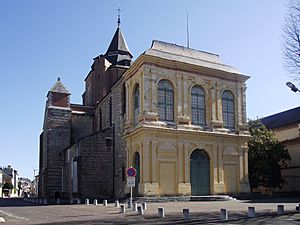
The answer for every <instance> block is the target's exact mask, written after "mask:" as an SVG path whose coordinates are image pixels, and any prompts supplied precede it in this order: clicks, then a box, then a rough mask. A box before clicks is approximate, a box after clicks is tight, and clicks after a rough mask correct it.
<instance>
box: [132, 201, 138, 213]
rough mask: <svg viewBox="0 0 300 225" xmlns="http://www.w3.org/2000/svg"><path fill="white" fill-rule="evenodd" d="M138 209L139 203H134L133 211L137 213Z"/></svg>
mask: <svg viewBox="0 0 300 225" xmlns="http://www.w3.org/2000/svg"><path fill="white" fill-rule="evenodd" d="M137 208H138V204H137V203H133V208H132V211H134V212H136V211H137Z"/></svg>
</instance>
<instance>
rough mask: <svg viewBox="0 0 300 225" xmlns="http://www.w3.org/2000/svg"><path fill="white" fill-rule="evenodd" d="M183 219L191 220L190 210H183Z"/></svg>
mask: <svg viewBox="0 0 300 225" xmlns="http://www.w3.org/2000/svg"><path fill="white" fill-rule="evenodd" d="M182 212H183V217H184V219H185V220H189V219H190V209H183V210H182Z"/></svg>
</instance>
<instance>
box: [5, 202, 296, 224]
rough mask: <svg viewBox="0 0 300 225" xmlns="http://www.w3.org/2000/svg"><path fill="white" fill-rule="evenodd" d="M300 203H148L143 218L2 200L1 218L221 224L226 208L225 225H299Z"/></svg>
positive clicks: (103, 210)
mask: <svg viewBox="0 0 300 225" xmlns="http://www.w3.org/2000/svg"><path fill="white" fill-rule="evenodd" d="M299 202H300V199H296V198H293V199H271V200H259V201H238V200H237V201H219V202H169V203H148V204H147V206H148V209H147V210H145V214H144V215H143V216H141V215H138V214H137V213H136V212H130V211H129V210H128V209H127V211H126V214H125V215H123V214H120V213H119V209H118V208H115V207H114V205H113V204H109V205H108V207H104V206H102V205H98V206H94V205H46V206H43V205H35V204H32V203H28V202H24V201H23V200H22V199H20V198H0V217H3V218H5V220H6V222H5V223H4V225H6V224H13V225H18V224H22V225H25V224H54V225H65V224H67V225H69V224H70V225H71V224H93V225H96V224H104V225H109V224H222V223H224V221H222V220H220V209H221V208H226V209H227V210H228V212H229V213H228V214H229V220H228V221H225V222H226V224H287V225H289V224H300V213H299V212H296V211H295V207H296V206H297V205H299ZM278 204H283V205H284V207H285V211H286V212H287V213H286V214H284V215H282V216H278V215H277V214H276V212H277V205H278ZM249 206H254V207H255V210H256V215H257V217H255V218H251V219H249V218H248V217H247V210H248V207H249ZM158 207H164V209H165V214H166V217H165V218H162V219H161V218H158V214H157V208H158ZM184 208H189V209H190V220H188V221H186V220H184V219H183V215H182V209H184Z"/></svg>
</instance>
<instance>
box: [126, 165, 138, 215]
mask: <svg viewBox="0 0 300 225" xmlns="http://www.w3.org/2000/svg"><path fill="white" fill-rule="evenodd" d="M135 176H136V169H135V168H132V167H130V168H128V169H127V187H130V211H131V212H132V187H135Z"/></svg>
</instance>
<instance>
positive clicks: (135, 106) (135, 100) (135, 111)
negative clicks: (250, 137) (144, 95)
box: [133, 84, 141, 126]
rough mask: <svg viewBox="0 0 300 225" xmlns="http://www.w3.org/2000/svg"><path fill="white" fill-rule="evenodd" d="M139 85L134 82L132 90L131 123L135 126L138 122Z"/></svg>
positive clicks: (139, 105)
mask: <svg viewBox="0 0 300 225" xmlns="http://www.w3.org/2000/svg"><path fill="white" fill-rule="evenodd" d="M140 96H141V93H140V85H139V84H136V85H135V87H134V91H133V124H134V126H136V125H137V124H138V123H139V114H140V107H141V97H140Z"/></svg>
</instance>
